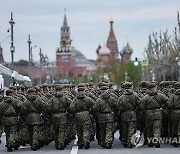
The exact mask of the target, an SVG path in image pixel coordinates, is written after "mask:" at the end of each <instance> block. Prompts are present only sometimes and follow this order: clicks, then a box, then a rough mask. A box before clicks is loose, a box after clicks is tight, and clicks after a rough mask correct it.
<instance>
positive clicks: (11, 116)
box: [0, 89, 21, 152]
mask: <svg viewBox="0 0 180 154" xmlns="http://www.w3.org/2000/svg"><path fill="white" fill-rule="evenodd" d="M12 93H13V90H10V89H8V90H6V95H7V96H6V97H5V98H4V101H3V102H1V104H0V119H2V118H3V124H4V131H5V133H6V147H7V151H10V152H11V151H12V148H14V149H17V148H18V146H19V145H18V142H19V141H18V123H19V121H18V115H19V109H20V104H21V103H20V101H18V100H15V99H14V98H13V97H12Z"/></svg>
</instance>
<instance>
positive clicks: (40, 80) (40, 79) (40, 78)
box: [39, 48, 43, 85]
mask: <svg viewBox="0 0 180 154" xmlns="http://www.w3.org/2000/svg"><path fill="white" fill-rule="evenodd" d="M39 56H40V66H39V85H41V83H42V59H43V54H42V51H41V48H40V51H39Z"/></svg>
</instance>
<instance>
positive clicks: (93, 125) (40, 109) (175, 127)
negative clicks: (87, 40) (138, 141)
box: [0, 80, 180, 152]
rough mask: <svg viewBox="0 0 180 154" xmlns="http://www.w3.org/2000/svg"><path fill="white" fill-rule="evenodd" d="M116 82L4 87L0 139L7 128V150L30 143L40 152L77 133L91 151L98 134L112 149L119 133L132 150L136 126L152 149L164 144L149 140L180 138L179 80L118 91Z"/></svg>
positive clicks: (123, 87)
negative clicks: (53, 143)
mask: <svg viewBox="0 0 180 154" xmlns="http://www.w3.org/2000/svg"><path fill="white" fill-rule="evenodd" d="M113 86H114V84H113V83H112V82H108V81H106V80H104V81H102V82H100V83H99V84H98V87H97V88H95V86H94V85H93V83H92V82H90V83H81V84H79V85H77V87H76V85H74V84H56V85H46V84H43V85H39V86H35V87H30V86H16V87H9V89H7V90H5V91H4V90H3V89H1V90H0V137H1V135H2V132H3V130H4V132H5V134H6V145H5V146H6V148H7V151H9V152H11V151H13V150H18V148H19V147H20V146H21V145H22V146H26V145H27V144H30V146H31V150H34V151H36V150H38V149H40V148H42V147H44V146H47V145H48V144H49V143H51V142H52V141H55V148H56V149H57V150H63V149H65V148H66V146H67V145H68V144H69V143H70V142H71V141H72V140H73V139H75V138H76V136H77V138H78V141H77V144H78V147H79V148H80V149H82V148H85V149H89V148H90V143H91V141H94V140H95V138H96V139H97V142H98V144H99V145H100V146H101V147H102V148H107V149H111V148H112V146H113V141H114V134H115V132H116V131H119V134H120V135H119V140H121V143H122V144H123V146H124V147H128V148H133V146H134V145H133V143H132V136H133V135H134V134H135V133H136V132H137V130H139V131H140V132H141V133H143V134H144V139H145V142H144V144H148V146H149V147H153V146H155V147H156V148H160V143H159V142H157V143H153V142H152V140H151V141H150V140H148V139H150V138H160V137H172V139H173V138H179V137H180V83H179V82H174V81H163V82H161V83H160V84H159V85H157V83H156V82H147V81H142V82H141V83H140V87H139V89H138V90H136V91H135V90H134V87H133V83H132V82H122V84H121V87H120V88H119V89H118V90H117V89H114V88H113ZM0 142H1V141H0ZM173 145H174V146H175V147H178V146H180V145H179V144H178V143H174V144H173Z"/></svg>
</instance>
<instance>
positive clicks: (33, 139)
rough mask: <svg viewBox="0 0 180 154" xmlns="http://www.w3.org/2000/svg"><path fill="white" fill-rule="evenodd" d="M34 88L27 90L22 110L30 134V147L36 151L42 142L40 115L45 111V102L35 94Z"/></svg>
mask: <svg viewBox="0 0 180 154" xmlns="http://www.w3.org/2000/svg"><path fill="white" fill-rule="evenodd" d="M35 92H36V90H35V89H32V88H31V89H29V90H28V93H29V95H28V97H27V100H26V101H25V102H24V103H23V109H22V110H23V112H24V114H25V122H26V124H27V125H28V131H29V135H30V144H31V149H32V150H34V151H36V150H37V149H38V148H40V147H39V146H40V143H42V141H43V140H42V139H41V138H42V137H41V135H42V133H41V130H42V129H41V128H42V127H41V126H42V125H43V121H42V116H41V115H43V114H44V113H46V112H47V109H46V104H45V102H44V101H43V100H42V99H40V97H39V96H36V95H35Z"/></svg>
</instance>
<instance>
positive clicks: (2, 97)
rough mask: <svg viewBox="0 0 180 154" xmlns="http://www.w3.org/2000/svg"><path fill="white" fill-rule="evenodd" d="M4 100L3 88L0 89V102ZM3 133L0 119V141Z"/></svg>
mask: <svg viewBox="0 0 180 154" xmlns="http://www.w3.org/2000/svg"><path fill="white" fill-rule="evenodd" d="M3 100H4V89H1V90H0V104H1V102H2V101H3ZM2 133H3V121H2V119H0V143H1V136H2Z"/></svg>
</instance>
